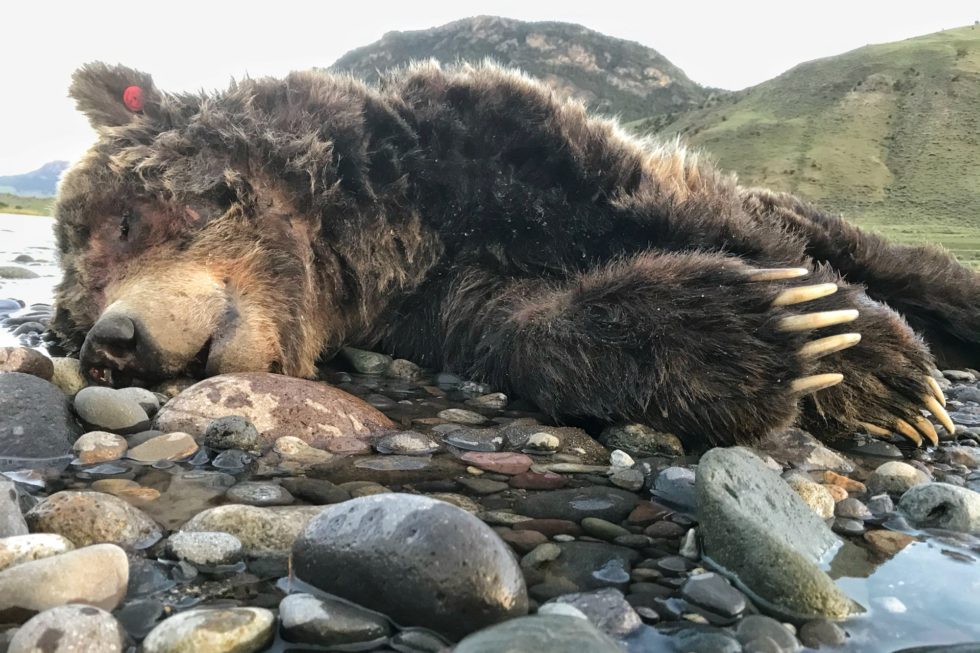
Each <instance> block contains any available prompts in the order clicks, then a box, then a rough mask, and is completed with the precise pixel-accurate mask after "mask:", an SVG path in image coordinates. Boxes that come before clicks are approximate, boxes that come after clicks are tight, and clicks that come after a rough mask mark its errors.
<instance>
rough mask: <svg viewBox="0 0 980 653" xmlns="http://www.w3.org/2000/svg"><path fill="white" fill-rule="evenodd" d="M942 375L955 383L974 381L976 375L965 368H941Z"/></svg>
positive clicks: (975, 380)
mask: <svg viewBox="0 0 980 653" xmlns="http://www.w3.org/2000/svg"><path fill="white" fill-rule="evenodd" d="M943 376H945V377H946V378H947V379H949V380H950V381H953V382H956V383H976V382H977V377H976V375H975V374H974V373H973V372H967V371H966V370H943Z"/></svg>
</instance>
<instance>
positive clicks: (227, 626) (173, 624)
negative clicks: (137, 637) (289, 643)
mask: <svg viewBox="0 0 980 653" xmlns="http://www.w3.org/2000/svg"><path fill="white" fill-rule="evenodd" d="M275 625H276V618H275V615H274V614H273V613H272V612H271V611H269V610H266V609H264V608H199V609H195V610H187V611H185V612H179V613H177V614H175V615H174V616H172V617H170V618H168V619H166V620H165V621H163V622H161V623H160V624H159V625H158V626H157V627H156V628H154V629H153V630H152V631H150V634H149V635H147V636H146V639H144V640H143V648H142V651H143V653H190V652H191V651H207V652H208V653H254V652H255V651H261V650H263V649H264V648H265V647H266V646H267V645H268V644H269V643H270V642H271V641H272V638H273V637H274V636H275Z"/></svg>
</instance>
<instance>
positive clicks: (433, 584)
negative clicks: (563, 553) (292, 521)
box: [292, 494, 528, 637]
mask: <svg viewBox="0 0 980 653" xmlns="http://www.w3.org/2000/svg"><path fill="white" fill-rule="evenodd" d="M292 560H293V572H294V573H295V574H296V576H297V577H298V578H299V579H301V580H303V581H305V582H307V583H310V584H312V585H314V586H315V587H318V588H320V589H322V590H324V591H326V592H330V593H332V594H335V595H337V596H340V597H342V598H345V599H348V600H351V601H354V602H355V603H357V604H359V605H362V606H364V607H367V608H370V609H373V610H377V611H379V612H382V613H384V614H386V615H388V616H389V617H391V618H392V619H393V620H394V621H395V622H397V623H400V624H403V625H415V626H424V627H427V628H431V629H433V630H435V631H437V632H441V633H443V634H446V635H448V636H451V637H460V636H463V635H465V634H467V633H469V632H472V631H473V630H475V629H478V628H480V627H482V626H486V625H490V624H493V623H496V622H498V621H501V620H504V619H508V618H512V617H516V616H520V615H522V614H525V613H526V612H527V609H528V603H527V592H526V589H525V585H524V578H523V576H522V575H521V572H520V569H519V568H518V566H517V564H516V562H515V560H514V557H513V554H512V553H511V552H510V550H509V549H508V548H507V546H506V545H505V544H504V542H503V541H501V540H500V538H499V537H498V536H497V535H496V534H495V533H494V532H493V531H492V530H491V529H490V528H489V527H488V526H487V525H486V524H484V523H483V522H482V521H480V520H479V519H477V518H476V517H474V516H473V515H470V514H469V513H467V512H465V511H463V510H460V509H459V508H456V507H455V506H452V505H449V504H447V503H445V502H442V501H436V500H434V499H430V498H428V497H423V496H417V495H409V494H386V495H383V496H373V497H364V498H359V499H352V500H351V501H348V502H345V503H342V504H338V505H336V506H331V507H329V508H327V509H325V510H323V512H322V513H320V515H318V516H317V517H316V518H314V519H313V520H312V521H311V522H310V523H309V524H308V525H307V527H306V528H305V530H304V531H303V534H302V536H300V538H299V539H297V540H296V543H295V544H294V546H293V555H292ZM435 560H438V564H432V563H433V562H434V561H435ZM381 588H383V591H382V590H381Z"/></svg>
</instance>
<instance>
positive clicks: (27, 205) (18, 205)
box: [0, 193, 54, 215]
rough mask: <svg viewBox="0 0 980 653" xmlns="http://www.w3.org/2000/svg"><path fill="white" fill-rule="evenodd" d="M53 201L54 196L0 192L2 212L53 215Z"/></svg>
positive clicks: (0, 209)
mask: <svg viewBox="0 0 980 653" xmlns="http://www.w3.org/2000/svg"><path fill="white" fill-rule="evenodd" d="M53 202H54V198H53V197H21V196H19V195H11V194H10V193H0V213H21V214H24V215H51V211H52V209H51V205H52V203H53Z"/></svg>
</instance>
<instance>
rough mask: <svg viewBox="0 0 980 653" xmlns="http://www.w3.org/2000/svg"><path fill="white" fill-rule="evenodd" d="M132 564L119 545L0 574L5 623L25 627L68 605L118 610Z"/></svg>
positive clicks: (88, 549) (0, 618)
mask: <svg viewBox="0 0 980 653" xmlns="http://www.w3.org/2000/svg"><path fill="white" fill-rule="evenodd" d="M128 582H129V561H128V560H127V558H126V552H125V551H123V550H122V549H120V548H119V547H118V546H116V545H115V544H96V545H94V546H87V547H85V548H82V549H76V550H74V551H68V552H67V553H62V554H60V555H56V556H51V557H50V558H42V559H40V560H33V561H31V562H24V563H22V564H19V565H15V566H13V567H10V568H9V569H5V570H4V571H0V622H3V623H10V622H11V621H14V622H17V623H21V622H23V621H26V620H27V619H29V618H30V617H32V616H33V615H34V614H35V613H38V612H41V611H43V610H47V609H49V608H54V607H57V606H59V605H65V604H67V603H84V604H86V605H94V606H96V607H98V608H102V609H103V610H109V611H111V610H113V609H115V607H116V606H117V605H119V602H120V601H121V600H122V598H123V596H125V594H126V585H127V583H128Z"/></svg>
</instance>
